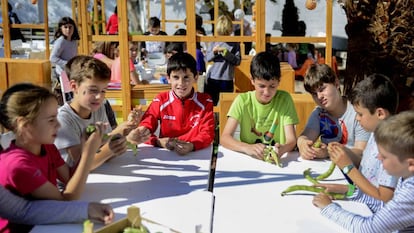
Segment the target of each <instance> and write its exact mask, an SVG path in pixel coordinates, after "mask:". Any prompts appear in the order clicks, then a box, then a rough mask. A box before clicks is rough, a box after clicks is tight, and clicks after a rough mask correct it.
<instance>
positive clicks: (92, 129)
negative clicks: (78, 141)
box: [85, 125, 138, 155]
mask: <svg viewBox="0 0 414 233" xmlns="http://www.w3.org/2000/svg"><path fill="white" fill-rule="evenodd" d="M95 131H96V126H95V125H88V126H87V127H86V129H85V132H86V134H87V135H88V136H90V135H91V134H92V133H93V132H95ZM120 137H121V136H120V135H119V134H115V135H113V136H112V137H111V136H110V135H108V134H104V135H103V136H102V139H103V140H108V139H109V138H111V141H114V140H116V139H119V138H120ZM126 143H127V147H128V148H129V149H131V150H132V151H133V152H134V155H137V154H138V149H137V145H135V144H133V143H131V142H129V141H127V142H126Z"/></svg>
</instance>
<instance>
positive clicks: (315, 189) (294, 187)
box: [280, 185, 345, 200]
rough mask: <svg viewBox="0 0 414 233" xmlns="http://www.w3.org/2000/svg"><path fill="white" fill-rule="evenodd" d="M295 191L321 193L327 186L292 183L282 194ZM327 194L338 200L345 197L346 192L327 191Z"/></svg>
mask: <svg viewBox="0 0 414 233" xmlns="http://www.w3.org/2000/svg"><path fill="white" fill-rule="evenodd" d="M295 191H308V192H313V193H321V192H324V191H325V188H322V187H315V186H309V185H292V186H289V187H288V188H287V189H285V190H284V191H283V192H282V193H281V194H280V195H281V196H285V195H286V194H288V193H291V192H295ZM326 194H327V195H329V196H331V197H332V198H333V199H336V200H340V199H345V194H342V193H326Z"/></svg>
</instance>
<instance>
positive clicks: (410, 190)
mask: <svg viewBox="0 0 414 233" xmlns="http://www.w3.org/2000/svg"><path fill="white" fill-rule="evenodd" d="M359 195H365V194H362V192H361V194H359ZM358 201H361V202H364V203H366V201H367V203H366V204H368V206H369V205H371V204H372V203H373V201H374V202H375V200H373V198H370V197H368V196H367V195H365V196H364V197H361V198H359V199H358ZM373 206H377V207H379V205H375V204H374V205H373ZM373 212H374V214H373V215H371V216H368V217H364V216H360V215H358V214H354V213H352V212H349V211H347V210H344V209H342V208H341V206H340V205H338V204H337V203H332V204H330V205H328V206H326V207H325V208H323V209H322V211H321V214H322V215H323V216H325V217H327V218H329V219H331V220H332V221H335V222H336V223H337V224H339V225H341V226H342V227H343V228H345V229H347V230H349V231H350V232H361V233H370V232H372V233H381V232H414V176H411V177H409V178H407V179H405V180H404V181H403V180H402V179H401V178H400V179H399V181H398V184H397V187H396V190H395V192H394V197H393V198H392V199H391V200H390V201H389V202H387V203H386V204H384V205H382V208H379V209H378V210H376V209H373Z"/></svg>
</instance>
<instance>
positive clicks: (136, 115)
mask: <svg viewBox="0 0 414 233" xmlns="http://www.w3.org/2000/svg"><path fill="white" fill-rule="evenodd" d="M143 115H144V111H142V106H141V105H139V106H138V107H135V108H133V109H132V111H131V112H130V113H129V114H128V122H130V123H131V124H135V126H137V125H138V124H139V123H140V122H141V118H142V116H143Z"/></svg>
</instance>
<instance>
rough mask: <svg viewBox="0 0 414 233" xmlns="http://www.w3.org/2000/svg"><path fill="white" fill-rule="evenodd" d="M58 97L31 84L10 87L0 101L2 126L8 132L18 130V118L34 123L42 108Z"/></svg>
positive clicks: (0, 122) (0, 121)
mask: <svg viewBox="0 0 414 233" xmlns="http://www.w3.org/2000/svg"><path fill="white" fill-rule="evenodd" d="M50 98H54V99H55V100H56V101H57V98H56V96H55V95H54V94H53V93H52V92H51V91H50V90H48V89H46V88H44V87H41V86H36V85H33V84H31V83H18V84H15V85H13V86H11V87H9V88H8V89H7V90H6V91H5V92H4V94H3V96H2V97H1V100H0V124H1V125H2V126H3V127H4V128H5V129H8V130H11V131H14V132H15V131H16V130H17V118H19V117H23V118H24V119H26V120H27V121H28V122H33V121H34V120H35V119H36V117H37V116H38V115H39V110H40V108H41V106H42V105H43V104H44V103H45V102H46V101H47V100H48V99H50Z"/></svg>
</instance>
